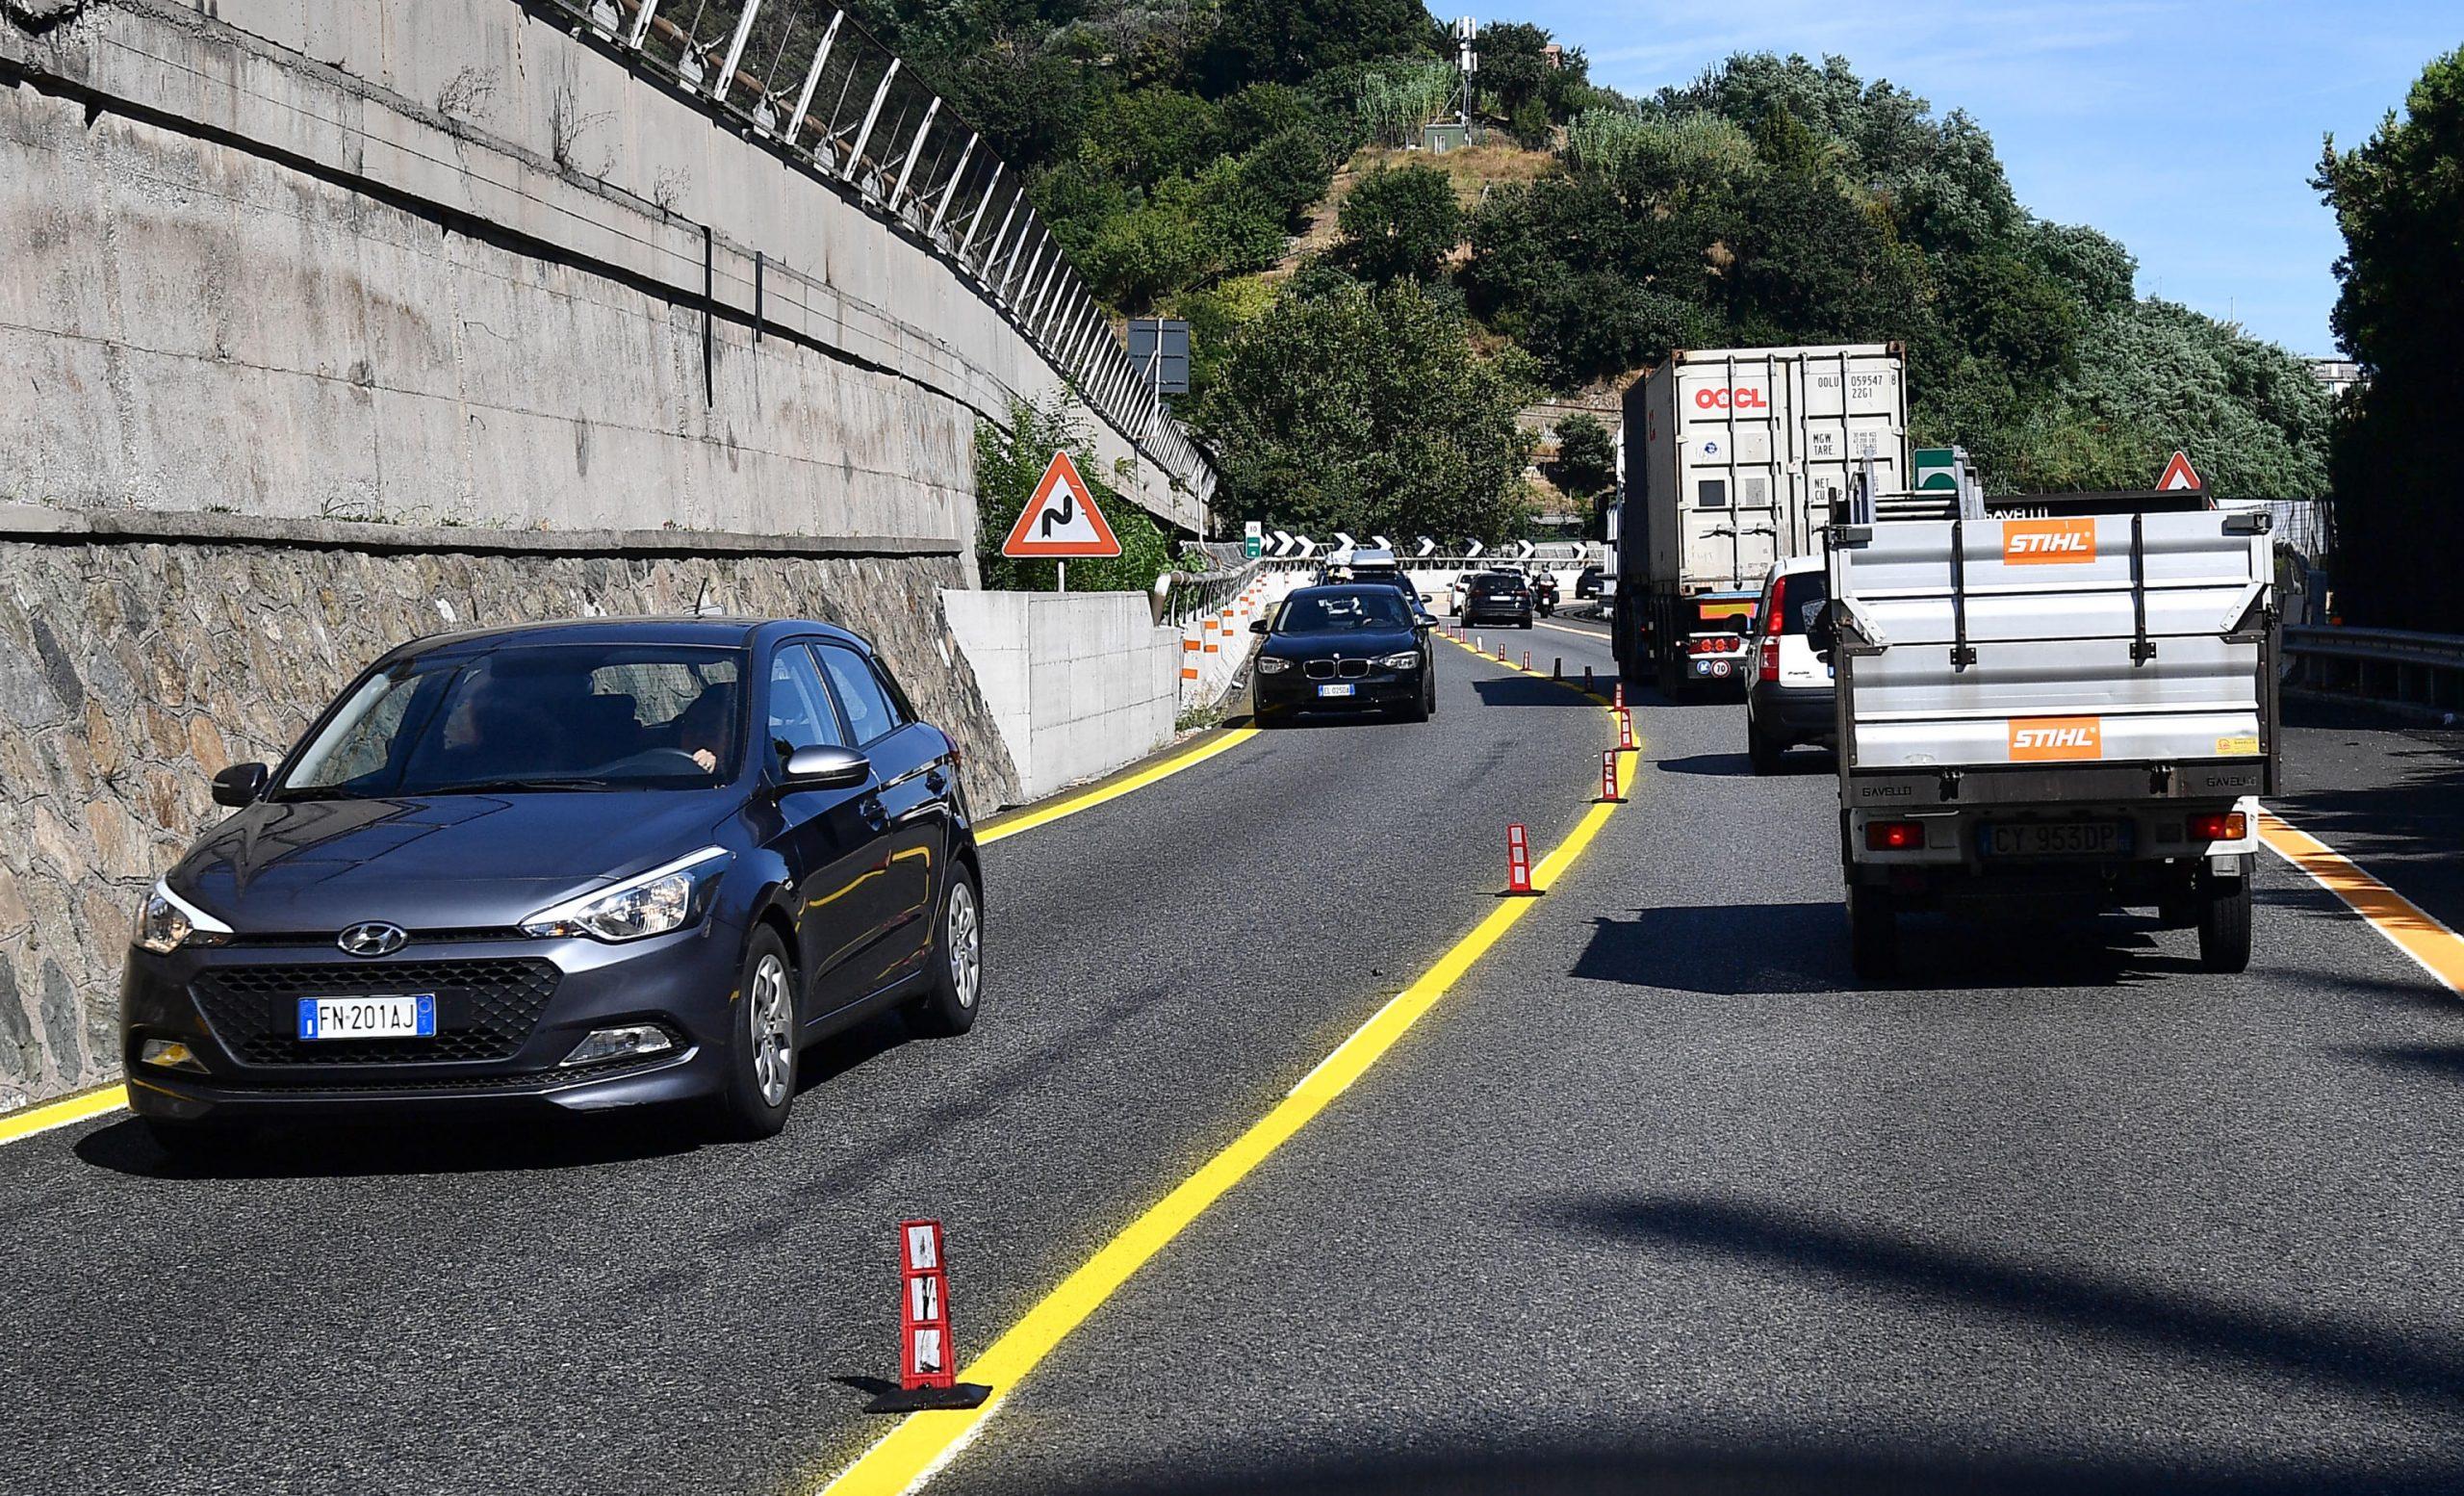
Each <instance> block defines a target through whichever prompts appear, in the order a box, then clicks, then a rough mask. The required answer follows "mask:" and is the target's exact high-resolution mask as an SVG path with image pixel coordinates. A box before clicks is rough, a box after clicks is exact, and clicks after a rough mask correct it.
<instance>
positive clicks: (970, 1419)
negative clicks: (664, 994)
mask: <svg viewBox="0 0 2464 1496" xmlns="http://www.w3.org/2000/svg"><path fill="white" fill-rule="evenodd" d="M1464 647H1465V648H1466V649H1469V648H1470V646H1469V645H1466V646H1464ZM1533 673H1534V674H1537V673H1538V672H1533ZM1541 679H1543V680H1546V679H1548V678H1547V677H1546V676H1543V677H1541ZM1559 684H1564V683H1562V682H1561V683H1559ZM1567 689H1569V690H1572V691H1575V692H1577V693H1578V694H1583V695H1588V694H1590V693H1588V692H1585V691H1583V689H1582V687H1580V686H1578V685H1569V686H1567ZM1593 699H1594V700H1599V698H1598V697H1593ZM1616 809H1617V807H1616V806H1615V805H1601V804H1594V805H1593V806H1592V807H1591V808H1590V809H1589V810H1588V811H1586V812H1584V813H1583V817H1582V819H1581V820H1580V821H1578V822H1577V823H1576V825H1575V829H1574V830H1573V831H1572V832H1571V833H1569V834H1568V835H1567V837H1566V839H1565V840H1563V841H1561V842H1559V843H1558V844H1557V847H1556V849H1555V850H1554V851H1553V852H1551V853H1550V854H1549V855H1548V856H1547V857H1546V858H1544V859H1542V860H1541V863H1540V865H1539V866H1537V867H1535V868H1533V869H1532V873H1531V881H1532V887H1533V888H1535V889H1537V890H1541V891H1544V892H1545V891H1546V890H1548V888H1549V886H1550V885H1551V884H1553V883H1554V882H1555V881H1556V880H1557V878H1558V877H1559V876H1560V875H1562V874H1563V873H1564V872H1565V870H1566V869H1567V868H1568V867H1569V866H1571V865H1573V864H1574V860H1575V859H1576V858H1577V857H1578V856H1580V855H1581V854H1582V850H1583V849H1584V848H1585V847H1587V846H1589V845H1591V840H1592V838H1594V837H1596V836H1598V835H1599V834H1600V828H1601V827H1602V826H1603V825H1604V824H1606V822H1607V820H1608V817H1609V816H1610V815H1611V814H1612V813H1614V812H1615V811H1616ZM1533 902H1534V901H1533V900H1531V899H1528V898H1505V899H1501V900H1499V902H1498V906H1497V908H1495V909H1493V910H1491V911H1490V912H1489V914H1488V916H1487V917H1486V918H1484V919H1482V920H1481V921H1480V922H1479V924H1478V925H1477V926H1476V927H1475V928H1474V929H1473V931H1472V933H1471V934H1469V935H1467V936H1465V937H1463V939H1462V940H1460V941H1456V942H1455V944H1454V947H1453V948H1452V949H1450V950H1449V951H1448V952H1447V953H1446V954H1445V955H1444V956H1442V957H1440V958H1439V959H1438V963H1437V965H1435V966H1433V967H1429V969H1428V970H1427V972H1425V973H1424V975H1423V976H1422V977H1421V979H1420V980H1419V981H1417V982H1415V983H1413V984H1412V985H1411V986H1410V987H1407V988H1405V989H1404V990H1403V991H1402V993H1400V994H1399V995H1398V996H1397V997H1396V998H1395V999H1394V1000H1393V1001H1392V1002H1389V1003H1388V1004H1386V1006H1385V1007H1383V1008H1380V1009H1378V1010H1377V1012H1376V1013H1375V1015H1373V1017H1372V1018H1371V1019H1369V1021H1367V1022H1366V1023H1363V1024H1362V1025H1361V1026H1360V1027H1359V1028H1357V1029H1354V1030H1353V1031H1352V1034H1351V1037H1350V1038H1348V1039H1346V1040H1345V1041H1344V1042H1343V1043H1342V1044H1341V1045H1337V1046H1336V1048H1335V1050H1334V1052H1333V1053H1331V1054H1329V1055H1327V1056H1326V1058H1325V1059H1324V1060H1322V1061H1321V1062H1320V1063H1319V1066H1318V1068H1317V1069H1316V1070H1311V1071H1310V1072H1309V1073H1308V1075H1306V1076H1305V1077H1303V1078H1302V1080H1301V1082H1300V1084H1298V1085H1296V1086H1295V1087H1293V1088H1292V1091H1291V1093H1290V1094H1289V1095H1287V1096H1285V1097H1284V1098H1283V1100H1282V1101H1281V1102H1279V1103H1277V1104H1276V1105H1275V1106H1274V1108H1273V1109H1272V1110H1270V1111H1269V1112H1268V1113H1267V1114H1266V1116H1264V1117H1262V1118H1260V1119H1259V1120H1258V1121H1257V1122H1255V1123H1253V1124H1252V1125H1251V1126H1250V1128H1249V1130H1248V1131H1246V1132H1245V1133H1243V1134H1241V1136H1240V1137H1239V1138H1237V1139H1235V1140H1234V1141H1233V1142H1232V1143H1231V1145H1230V1146H1228V1147H1226V1148H1224V1149H1223V1150H1222V1151H1221V1152H1219V1153H1218V1154H1216V1155H1215V1156H1214V1157H1213V1158H1211V1159H1208V1160H1207V1161H1206V1163H1204V1164H1203V1165H1201V1166H1200V1167H1199V1168H1198V1171H1197V1172H1196V1173H1195V1174H1191V1175H1190V1176H1189V1177H1188V1178H1186V1179H1184V1180H1182V1181H1181V1182H1180V1183H1179V1184H1178V1185H1176V1186H1174V1188H1173V1189H1172V1192H1171V1193H1170V1194H1168V1195H1167V1196H1165V1197H1164V1198H1163V1199H1160V1200H1158V1201H1156V1202H1155V1204H1153V1205H1152V1206H1150V1207H1148V1209H1147V1210H1146V1213H1145V1214H1143V1215H1142V1216H1140V1217H1139V1218H1138V1219H1137V1220H1135V1221H1133V1222H1131V1223H1130V1224H1129V1225H1127V1226H1125V1227H1123V1228H1122V1230H1121V1232H1120V1234H1119V1235H1117V1236H1116V1237H1114V1238H1113V1239H1112V1240H1111V1241H1109V1242H1107V1243H1105V1244H1104V1246H1103V1247H1102V1248H1101V1249H1100V1250H1099V1251H1096V1253H1095V1254H1094V1255H1093V1256H1091V1257H1090V1258H1088V1259H1087V1261H1086V1262H1085V1263H1084V1264H1083V1265H1082V1266H1080V1267H1079V1268H1078V1270H1077V1271H1076V1272H1073V1273H1071V1274H1070V1275H1069V1276H1068V1277H1065V1278H1063V1279H1062V1280H1061V1284H1060V1286H1059V1287H1057V1288H1055V1289H1053V1290H1052V1292H1050V1293H1048V1294H1046V1295H1045V1296H1044V1297H1043V1299H1042V1301H1041V1302H1040V1303H1037V1304H1036V1306H1035V1307H1034V1308H1032V1309H1029V1310H1028V1311H1027V1314H1026V1317H1025V1318H1024V1319H1021V1320H1020V1321H1018V1323H1017V1324H1015V1325H1014V1326H1012V1327H1011V1328H1010V1329H1009V1330H1008V1332H1007V1333H1005V1334H1003V1335H1002V1336H1001V1338H1000V1339H998V1340H996V1341H994V1342H993V1343H992V1344H991V1345H990V1346H988V1348H986V1350H985V1352H984V1354H983V1355H981V1356H979V1357H978V1358H977V1359H976V1361H975V1362H974V1364H973V1365H970V1366H969V1367H967V1368H966V1370H965V1371H963V1372H962V1373H961V1374H960V1378H961V1380H965V1381H975V1382H983V1383H986V1384H988V1385H989V1386H991V1387H993V1388H995V1389H996V1393H1007V1392H1010V1391H1012V1390H1014V1388H1015V1387H1016V1386H1017V1384H1018V1381H1019V1380H1020V1379H1022V1378H1024V1377H1025V1376H1026V1375H1027V1374H1028V1373H1029V1372H1032V1371H1034V1370H1035V1368H1036V1366H1037V1364H1038V1363H1040V1362H1041V1361H1042V1360H1043V1358H1044V1357H1045V1356H1047V1355H1049V1354H1052V1351H1053V1349H1054V1348H1055V1347H1057V1346H1059V1345H1060V1344H1061V1342H1062V1341H1063V1340H1064V1339H1065V1338H1067V1337H1068V1335H1069V1333H1070V1332H1071V1331H1072V1330H1074V1329H1076V1328H1078V1327H1079V1326H1081V1325H1083V1324H1085V1323H1086V1322H1087V1319H1088V1317H1089V1316H1090V1315H1091V1314H1093V1313H1094V1312H1095V1310H1096V1309H1098V1308H1100V1307H1101V1306H1102V1305H1103V1303H1104V1302H1105V1301H1106V1300H1108V1299H1110V1298H1111V1297H1112V1296H1113V1294H1114V1293H1115V1291H1117V1289H1118V1288H1119V1287H1120V1285H1121V1284H1122V1283H1124V1282H1127V1281H1128V1280H1129V1277H1130V1276H1131V1275H1132V1274H1134V1273H1136V1272H1137V1271H1138V1270H1139V1269H1140V1268H1142V1267H1143V1266H1145V1265H1146V1263H1147V1262H1148V1261H1149V1260H1150V1259H1151V1258H1153V1257H1154V1256H1155V1254H1156V1253H1158V1252H1160V1251H1163V1250H1164V1249H1165V1248H1166V1247H1167V1246H1168V1245H1170V1243H1171V1242H1172V1240H1173V1238H1175V1237H1177V1236H1179V1235H1180V1234H1181V1232H1182V1231H1184V1230H1186V1229H1188V1227H1189V1225H1190V1224H1191V1223H1192V1222H1193V1221H1195V1220H1196V1219H1197V1218H1198V1217H1199V1216H1200V1215H1202V1214H1204V1213H1205V1211H1206V1209H1207V1207H1208V1206H1210V1205H1212V1204H1214V1203H1215V1202H1216V1201H1217V1200H1218V1199H1221V1198H1222V1197H1223V1195H1224V1193H1225V1192H1226V1191H1228V1190H1230V1189H1231V1188H1232V1187H1233V1186H1234V1185H1236V1184H1238V1183H1240V1182H1241V1180H1242V1179H1244V1178H1245V1177H1247V1175H1248V1174H1249V1173H1250V1172H1251V1171H1252V1170H1255V1169H1256V1168H1257V1167H1258V1165H1260V1164H1262V1163H1264V1162H1265V1161H1266V1160H1267V1159H1268V1158H1269V1157H1270V1156H1271V1155H1272V1154H1273V1153H1274V1150H1275V1149H1276V1148H1281V1147H1282V1146H1283V1145H1284V1143H1285V1142H1286V1141H1287V1140H1289V1139H1290V1138H1291V1137H1292V1135H1293V1134H1294V1133H1296V1132H1298V1131H1299V1130H1300V1129H1301V1128H1302V1127H1303V1126H1304V1125H1306V1124H1307V1123H1308V1122H1309V1121H1310V1119H1312V1118H1314V1117H1316V1116H1317V1115H1318V1114H1319V1113H1320V1112H1322V1111H1324V1110H1325V1109H1326V1107H1327V1105H1328V1104H1329V1103H1331V1102H1332V1101H1333V1100H1334V1099H1335V1098H1336V1097H1337V1096H1342V1095H1343V1094H1344V1093H1345V1092H1346V1091H1348V1090H1349V1089H1351V1085H1352V1082H1354V1081H1356V1080H1358V1079H1359V1078H1360V1077H1361V1076H1362V1075H1363V1074H1364V1073H1366V1072H1367V1071H1368V1070H1369V1068H1370V1067H1371V1066H1373V1065H1374V1064H1376V1063H1377V1062H1378V1060H1379V1059H1381V1058H1382V1057H1383V1056H1384V1055H1385V1054H1386V1052H1387V1051H1388V1050H1389V1049H1392V1048H1393V1047H1394V1046H1395V1044H1396V1041H1398V1040H1399V1039H1401V1038H1402V1037H1403V1035H1404V1034H1406V1033H1408V1032H1410V1030H1411V1028H1412V1026H1413V1025H1414V1024H1416V1023H1418V1022H1419V1021H1420V1020H1421V1019H1422V1018H1423V1017H1424V1016H1425V1015H1426V1014H1427V1013H1428V1011H1429V1010H1430V1009H1431V1008H1433V1007H1435V1006H1436V1005H1437V1002H1438V1000H1439V999H1440V998H1442V997H1444V996H1445V995H1446V993H1447V991H1448V990H1449V989H1450V988H1451V987H1452V986H1453V985H1454V984H1455V983H1456V982H1457V981H1459V980H1461V979H1462V976H1463V974H1464V973H1465V972H1466V971H1468V970H1470V969H1471V967H1472V964H1473V963H1474V962H1476V961H1478V960H1479V959H1480V958H1481V957H1482V956H1483V955H1486V954H1487V953H1488V951H1489V948H1490V947H1491V946H1493V945H1495V944H1497V942H1498V941H1499V940H1500V939H1501V938H1502V937H1503V936H1504V934H1505V933H1506V931H1508V930H1511V929H1513V928H1514V926H1515V924H1516V923H1517V922H1518V921H1520V920H1521V919H1522V918H1523V916H1525V915H1527V914H1528V913H1530V911H1531V906H1532V904H1533ZM999 1406H1001V1398H1000V1397H999V1396H998V1395H996V1396H995V1397H993V1398H992V1399H991V1400H990V1401H989V1402H988V1403H986V1404H985V1405H984V1406H982V1407H978V1408H972V1409H968V1410H965V1411H961V1412H931V1413H911V1414H909V1415H908V1417H907V1418H906V1420H905V1421H903V1422H902V1423H900V1424H899V1425H898V1427H897V1428H895V1429H892V1430H891V1431H890V1432H888V1433H887V1434H886V1435H884V1436H883V1437H882V1439H881V1441H880V1442H879V1443H877V1444H875V1445H874V1446H873V1447H872V1448H871V1449H868V1450H866V1451H865V1452H864V1453H863V1455H862V1456H860V1457H858V1459H857V1460H856V1462H855V1463H854V1464H852V1465H850V1466H848V1467H847V1468H846V1470H844V1471H842V1472H841V1473H840V1474H839V1475H838V1477H837V1478H836V1479H835V1480H833V1481H832V1482H831V1483H829V1484H828V1485H827V1486H825V1487H823V1490H824V1492H825V1493H826V1496H889V1493H892V1492H902V1491H910V1490H913V1489H914V1488H915V1487H917V1486H918V1485H921V1484H922V1483H924V1482H925V1481H927V1480H929V1479H931V1477H932V1476H933V1475H934V1474H935V1473H936V1472H937V1471H938V1470H939V1469H940V1468H941V1467H942V1466H943V1465H944V1464H946V1463H947V1462H948V1461H949V1460H950V1458H951V1457H954V1456H955V1455H957V1454H958V1452H959V1450H960V1449H961V1448H962V1447H963V1445H964V1444H965V1443H966V1442H967V1441H968V1440H970V1439H972V1438H973V1437H974V1436H975V1435H976V1433H977V1432H979V1431H980V1430H981V1429H982V1428H983V1426H984V1421H985V1420H986V1419H988V1418H989V1417H991V1416H992V1413H993V1410H994V1409H995V1408H998V1407H999ZM804 1488H805V1489H807V1490H810V1489H811V1486H810V1485H809V1484H807V1485H806V1486H805V1487H804Z"/></svg>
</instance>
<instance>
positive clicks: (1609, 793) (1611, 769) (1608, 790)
mask: <svg viewBox="0 0 2464 1496" xmlns="http://www.w3.org/2000/svg"><path fill="white" fill-rule="evenodd" d="M1600 803H1601V804H1603V805H1624V804H1625V803H1626V797H1625V796H1624V795H1621V794H1619V793H1618V792H1617V750H1616V749H1614V748H1604V749H1602V750H1601V751H1600Z"/></svg>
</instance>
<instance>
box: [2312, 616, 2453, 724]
mask: <svg viewBox="0 0 2464 1496" xmlns="http://www.w3.org/2000/svg"><path fill="white" fill-rule="evenodd" d="M2284 652H2285V655H2286V657H2287V658H2289V659H2290V661H2291V664H2292V673H2291V675H2290V676H2289V677H2288V678H2287V680H2286V682H2285V684H2286V686H2287V688H2288V689H2292V690H2298V691H2305V692H2308V693H2311V694H2314V695H2319V696H2335V697H2342V698H2345V699H2348V700H2353V701H2363V702H2368V703H2370V704H2372V705H2374V706H2380V707H2391V708H2394V709H2398V710H2400V711H2404V712H2406V713H2409V714H2412V715H2419V716H2428V717H2432V718H2437V719H2441V720H2447V719H2451V718H2453V717H2455V716H2457V715H2458V714H2459V713H2464V637H2459V636H2457V635H2454V634H2446V633H2409V632H2403V631H2401V630H2397V629H2341V628H2326V629H2322V628H2311V627H2301V628H2288V629H2286V630H2285V631H2284Z"/></svg>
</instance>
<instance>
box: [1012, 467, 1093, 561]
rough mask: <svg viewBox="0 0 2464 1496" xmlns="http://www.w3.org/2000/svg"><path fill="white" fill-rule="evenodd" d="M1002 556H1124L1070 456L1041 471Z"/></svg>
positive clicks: (1013, 527) (1026, 557) (1063, 557)
mask: <svg viewBox="0 0 2464 1496" xmlns="http://www.w3.org/2000/svg"><path fill="white" fill-rule="evenodd" d="M1001 554H1002V555H1007V556H1014V557H1017V558H1019V559H1021V560H1025V559H1034V558H1041V559H1045V560H1076V559H1078V558H1080V557H1082V556H1104V555H1120V540H1119V539H1118V537H1117V536H1115V535H1114V534H1113V528H1112V527H1111V526H1110V525H1107V524H1105V523H1104V516H1103V512H1102V511H1101V510H1099V509H1097V508H1096V507H1095V498H1094V495H1092V494H1090V493H1089V492H1087V483H1086V480H1085V479H1084V478H1081V477H1079V476H1078V464H1076V463H1074V462H1072V461H1070V460H1069V453H1067V452H1065V451H1057V452H1054V453H1053V454H1052V465H1051V466H1050V467H1047V468H1045V469H1044V470H1043V481H1042V482H1040V483H1038V484H1037V485H1036V496H1035V497H1034V498H1033V499H1030V500H1028V501H1027V506H1026V508H1025V509H1023V510H1021V511H1020V512H1019V514H1018V523H1017V524H1015V525H1013V526H1011V527H1010V538H1009V539H1007V540H1005V541H1003V542H1001Z"/></svg>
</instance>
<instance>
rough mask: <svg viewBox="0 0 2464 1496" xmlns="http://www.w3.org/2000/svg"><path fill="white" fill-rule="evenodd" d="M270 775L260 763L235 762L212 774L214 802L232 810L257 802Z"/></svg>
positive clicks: (264, 790) (263, 792)
mask: <svg viewBox="0 0 2464 1496" xmlns="http://www.w3.org/2000/svg"><path fill="white" fill-rule="evenodd" d="M270 777H271V776H270V775H269V773H268V772H267V769H266V766H265V765H264V764H262V763H235V764H232V765H231V766H230V767H229V768H227V769H224V770H223V771H222V772H221V773H219V774H217V775H215V776H214V803H215V804H217V805H227V806H229V807H231V808H232V809H233V810H235V811H236V810H239V809H240V808H241V807H243V806H250V805H254V804H256V803H257V801H258V799H259V798H260V797H262V796H263V795H264V794H265V792H266V781H267V780H268V779H269V778H270Z"/></svg>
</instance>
